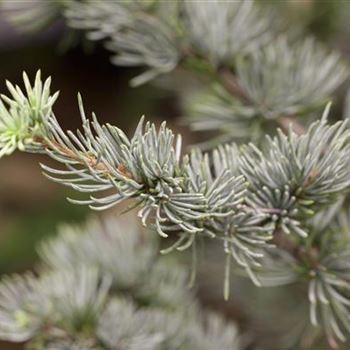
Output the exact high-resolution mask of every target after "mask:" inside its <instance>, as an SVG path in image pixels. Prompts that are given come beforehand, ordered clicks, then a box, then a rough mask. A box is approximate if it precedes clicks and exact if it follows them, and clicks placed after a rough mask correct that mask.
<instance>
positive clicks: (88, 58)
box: [0, 0, 350, 349]
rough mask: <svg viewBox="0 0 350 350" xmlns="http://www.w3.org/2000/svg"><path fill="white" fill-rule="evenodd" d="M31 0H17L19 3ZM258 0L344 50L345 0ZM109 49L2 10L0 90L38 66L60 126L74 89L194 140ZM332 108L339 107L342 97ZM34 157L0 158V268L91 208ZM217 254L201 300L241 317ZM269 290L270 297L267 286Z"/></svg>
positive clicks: (73, 104) (115, 112) (92, 103)
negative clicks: (135, 84) (23, 27)
mask: <svg viewBox="0 0 350 350" xmlns="http://www.w3.org/2000/svg"><path fill="white" fill-rule="evenodd" d="M0 1H1V0H0ZM14 1H16V2H18V3H20V2H21V1H20V0H14ZM30 1H31V0H22V2H23V3H25V4H28V3H29V2H30ZM47 1H50V0H47ZM96 1H98V0H96ZM260 1H261V3H262V4H263V5H266V6H273V7H275V8H277V9H278V13H279V14H280V15H281V16H282V17H283V19H284V20H285V21H287V22H289V23H290V24H291V25H292V26H294V27H295V28H297V29H298V30H305V31H307V32H310V33H312V34H313V35H316V36H317V37H318V38H319V39H321V40H323V41H325V42H327V44H328V45H329V46H331V47H333V48H336V49H337V50H340V51H341V52H342V53H343V55H344V57H347V58H348V59H349V58H350V27H349V20H350V5H349V1H347V0H344V1H342V0H333V1H332V0H331V1H324V0H293V1H291V0H260ZM109 56H110V55H109V53H108V52H107V51H106V50H105V49H104V48H103V47H102V45H100V44H91V42H87V41H86V40H84V38H83V36H82V35H79V34H76V33H72V32H70V31H68V30H67V28H65V25H64V22H63V21H61V20H57V21H55V22H53V23H52V24H50V25H48V26H46V27H44V28H43V29H41V30H40V31H39V32H32V33H31V32H22V31H20V30H18V29H17V28H15V27H14V26H13V25H12V24H11V23H9V21H8V19H7V18H6V14H5V13H4V12H1V10H0V92H1V93H4V92H6V86H5V80H6V79H8V80H10V81H11V82H13V83H18V84H21V81H22V77H21V75H22V71H26V72H27V74H28V75H29V77H31V78H33V77H34V75H35V72H36V71H37V70H38V69H41V71H42V76H43V78H46V77H47V76H51V77H52V89H53V90H54V91H56V90H60V91H61V93H60V97H59V99H58V102H57V103H56V104H55V109H54V111H55V114H56V116H57V117H58V118H59V120H60V121H61V125H62V126H63V127H64V128H66V129H76V128H77V127H78V126H79V125H80V119H79V111H78V107H77V93H78V92H80V93H81V94H82V96H83V99H84V105H85V108H86V111H87V112H88V113H90V112H92V111H94V112H96V114H97V116H98V118H99V120H100V121H101V122H111V123H112V124H114V125H117V126H119V127H121V128H123V129H124V130H125V131H126V132H128V131H131V130H133V129H134V127H135V125H136V123H137V121H138V119H139V118H140V116H141V115H142V114H145V115H146V116H147V118H149V119H152V120H154V121H156V122H160V121H162V120H167V122H168V124H169V125H170V126H171V127H172V128H174V129H175V130H176V131H178V132H181V133H182V134H185V135H184V139H185V141H186V144H192V143H193V142H195V136H194V135H192V134H190V133H189V132H188V130H187V129H186V128H184V127H181V126H180V125H179V123H178V117H180V116H181V108H180V104H179V101H178V98H177V94H176V92H174V91H170V90H169V91H168V90H166V89H163V88H162V87H159V86H158V87H157V85H156V84H147V85H144V86H142V87H139V88H131V87H130V86H129V80H130V78H131V77H133V76H135V74H136V73H137V72H135V70H134V69H130V68H120V67H116V66H114V65H112V64H111V63H110V61H109ZM344 94H345V92H344V91H340V92H339V95H340V99H342V96H343V95H344ZM337 109H338V110H339V111H341V104H339V106H337ZM40 162H43V163H46V164H50V160H49V159H47V158H46V157H44V156H37V155H30V154H21V153H16V154H15V155H14V156H11V157H8V158H3V159H1V161H0V274H4V273H11V272H20V271H23V270H26V269H28V268H30V267H31V266H33V264H35V261H36V251H35V246H36V244H37V242H38V241H39V240H40V239H42V238H43V237H44V236H47V235H52V234H55V229H56V226H57V224H58V223H61V222H82V221H83V220H84V219H85V218H86V216H87V215H89V213H90V210H89V209H88V208H86V207H80V206H77V205H72V204H69V203H68V202H67V201H66V199H65V198H66V197H67V196H73V195H74V196H77V194H76V193H72V192H71V191H70V190H69V189H67V188H64V187H62V186H61V185H56V184H55V183H53V182H51V181H49V180H47V179H46V178H45V177H44V176H42V174H41V171H40V166H39V163H40ZM212 254H215V250H213V253H212ZM214 260H215V259H214ZM214 260H211V261H214ZM215 261H216V262H215V265H214V264H212V265H209V266H203V269H204V270H205V272H206V276H210V277H206V279H203V280H201V284H200V290H201V297H202V300H203V302H205V303H206V304H211V305H212V306H213V307H215V308H219V309H223V310H224V312H225V313H226V314H228V315H232V314H234V316H235V317H237V316H238V317H240V318H241V319H242V320H243V322H244V313H243V314H241V313H240V312H241V311H240V310H237V309H235V307H232V308H229V307H227V304H225V306H224V307H223V305H222V294H221V288H217V286H218V285H220V284H221V283H222V275H220V274H215V273H213V274H210V273H209V272H210V271H216V270H215V269H217V268H218V267H221V266H223V265H222V263H221V262H220V261H219V260H218V259H216V260H215ZM247 283H248V282H247ZM237 293H238V292H237ZM268 293H270V298H271V299H272V300H273V292H271V289H269V290H268ZM276 294H277V293H276ZM247 297H248V295H246V296H245V298H247ZM242 298H243V296H242ZM258 302H259V301H258V300H257V305H258ZM0 347H1V349H10V347H9V346H7V345H6V346H5V345H1V344H0Z"/></svg>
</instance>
